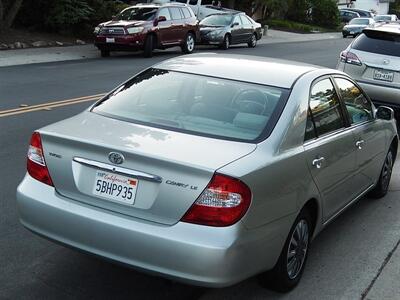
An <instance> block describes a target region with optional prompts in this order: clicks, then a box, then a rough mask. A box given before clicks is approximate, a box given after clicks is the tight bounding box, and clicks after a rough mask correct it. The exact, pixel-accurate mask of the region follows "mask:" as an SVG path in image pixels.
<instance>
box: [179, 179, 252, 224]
mask: <svg viewBox="0 0 400 300" xmlns="http://www.w3.org/2000/svg"><path fill="white" fill-rule="evenodd" d="M250 202H251V191H250V189H249V187H248V186H247V185H246V184H244V183H243V182H242V181H240V180H239V179H235V178H232V177H229V176H225V175H220V174H215V175H214V176H213V178H212V179H211V182H210V183H209V184H208V186H207V188H206V189H205V190H204V191H203V193H202V194H201V195H200V197H199V198H198V199H197V200H196V202H195V203H194V204H193V205H192V207H191V208H190V209H189V210H188V211H187V212H186V214H185V215H184V216H183V218H182V220H181V221H183V222H187V223H196V224H201V225H208V226H216V227H223V226H230V225H232V224H234V223H236V222H237V221H239V220H240V219H241V218H242V217H243V215H244V214H245V213H246V211H247V209H248V208H249V206H250Z"/></svg>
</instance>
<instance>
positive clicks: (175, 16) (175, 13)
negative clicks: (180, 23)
mask: <svg viewBox="0 0 400 300" xmlns="http://www.w3.org/2000/svg"><path fill="white" fill-rule="evenodd" d="M169 10H170V12H171V17H172V20H180V19H182V15H181V12H180V9H179V8H178V7H170V8H169Z"/></svg>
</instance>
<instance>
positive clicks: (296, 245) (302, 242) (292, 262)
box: [286, 219, 309, 279]
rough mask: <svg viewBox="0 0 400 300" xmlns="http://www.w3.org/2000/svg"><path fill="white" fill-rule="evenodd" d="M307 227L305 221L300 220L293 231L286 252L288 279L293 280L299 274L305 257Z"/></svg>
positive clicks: (307, 237) (307, 235)
mask: <svg viewBox="0 0 400 300" xmlns="http://www.w3.org/2000/svg"><path fill="white" fill-rule="evenodd" d="M308 240H309V227H308V224H307V221H306V220H304V219H301V220H300V221H299V222H298V223H297V225H296V228H295V229H294V231H293V233H292V236H291V239H290V242H289V246H288V251H287V260H286V263H287V265H286V266H287V273H288V276H289V278H290V279H295V278H296V277H297V276H298V275H299V274H300V272H301V270H302V267H303V264H304V261H305V258H306V256H307V250H308Z"/></svg>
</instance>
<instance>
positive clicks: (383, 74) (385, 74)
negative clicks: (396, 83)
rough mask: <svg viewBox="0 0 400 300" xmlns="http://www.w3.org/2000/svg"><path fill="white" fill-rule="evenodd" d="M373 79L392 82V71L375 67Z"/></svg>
mask: <svg viewBox="0 0 400 300" xmlns="http://www.w3.org/2000/svg"><path fill="white" fill-rule="evenodd" d="M374 79H375V80H380V81H386V82H393V80H394V72H393V71H387V70H383V69H375V70H374Z"/></svg>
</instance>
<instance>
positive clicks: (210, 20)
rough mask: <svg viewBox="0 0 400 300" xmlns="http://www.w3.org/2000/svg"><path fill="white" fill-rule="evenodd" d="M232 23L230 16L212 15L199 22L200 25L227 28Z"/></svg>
mask: <svg viewBox="0 0 400 300" xmlns="http://www.w3.org/2000/svg"><path fill="white" fill-rule="evenodd" d="M231 22H232V15H213V16H209V17H207V18H205V19H203V20H201V22H200V25H205V26H228V25H230V24H231Z"/></svg>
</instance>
